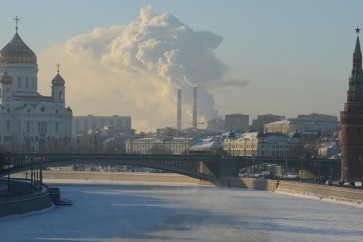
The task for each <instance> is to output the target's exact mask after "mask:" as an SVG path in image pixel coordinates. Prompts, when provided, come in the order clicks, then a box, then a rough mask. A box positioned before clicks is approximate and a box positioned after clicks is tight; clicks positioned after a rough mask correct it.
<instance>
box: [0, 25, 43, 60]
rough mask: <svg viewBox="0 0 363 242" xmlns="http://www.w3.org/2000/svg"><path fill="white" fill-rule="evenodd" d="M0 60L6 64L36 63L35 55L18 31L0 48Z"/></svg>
mask: <svg viewBox="0 0 363 242" xmlns="http://www.w3.org/2000/svg"><path fill="white" fill-rule="evenodd" d="M0 62H2V63H7V64H16V63H32V64H36V63H37V56H36V55H35V54H34V52H33V51H32V50H31V49H30V48H29V47H28V46H27V45H26V44H25V43H24V41H23V40H22V39H21V38H20V36H19V34H18V32H16V33H15V35H14V37H13V39H12V40H10V42H9V43H8V44H7V45H5V47H4V48H2V50H0Z"/></svg>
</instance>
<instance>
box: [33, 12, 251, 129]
mask: <svg viewBox="0 0 363 242" xmlns="http://www.w3.org/2000/svg"><path fill="white" fill-rule="evenodd" d="M222 40H223V38H222V37H221V36H218V35H216V34H213V33H211V32H206V31H194V30H193V29H191V28H190V27H188V26H187V25H185V24H183V23H182V22H180V21H179V20H178V19H177V18H176V17H174V16H173V15H171V14H168V13H164V14H160V15H157V14H155V13H154V12H153V9H152V7H151V6H148V7H144V8H142V9H141V10H140V19H139V20H138V21H134V22H131V23H129V24H128V25H122V26H112V27H110V28H96V29H94V30H93V31H92V32H91V33H88V34H83V35H78V36H76V37H74V38H72V39H70V40H68V41H66V42H65V43H64V44H61V45H58V46H54V47H51V48H49V49H47V50H46V51H44V52H43V53H41V54H40V55H39V58H38V60H39V67H40V72H39V75H40V79H41V80H49V79H51V78H52V77H53V76H54V75H55V67H54V65H55V64H56V63H57V62H60V63H61V65H62V67H61V72H60V74H61V75H62V76H63V78H64V79H65V81H66V86H67V89H66V91H67V93H66V94H67V96H66V100H67V103H68V104H69V105H70V106H71V107H72V109H73V112H74V115H86V114H95V115H112V114H119V115H130V116H132V123H133V127H134V128H136V129H137V130H138V131H145V130H152V129H155V128H157V127H163V126H166V125H167V124H164V123H163V121H165V120H168V121H175V126H176V89H177V88H181V89H182V95H183V96H182V100H183V107H182V110H183V114H182V116H183V122H190V125H188V126H191V123H192V120H191V119H192V92H193V90H192V87H191V86H198V122H205V121H208V120H209V119H211V118H214V117H216V116H217V115H218V112H217V110H216V109H215V108H214V99H213V95H212V94H211V93H209V92H208V91H207V88H208V86H211V87H217V86H219V85H220V83H224V82H225V81H224V80H226V79H228V77H226V69H227V68H226V66H225V64H224V63H222V61H220V60H219V59H218V58H216V56H215V53H214V50H215V49H216V48H217V47H218V46H219V44H220V43H221V42H222ZM51 65H53V66H51ZM50 70H51V72H50ZM53 70H54V71H53ZM44 82H45V81H44ZM46 82H47V83H48V81H46ZM234 82H236V80H234V81H233V82H230V84H234ZM237 82H238V81H237ZM243 83H246V82H244V81H243ZM168 125H170V123H169V124H168Z"/></svg>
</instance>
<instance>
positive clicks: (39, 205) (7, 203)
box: [0, 191, 53, 217]
mask: <svg viewBox="0 0 363 242" xmlns="http://www.w3.org/2000/svg"><path fill="white" fill-rule="evenodd" d="M52 205H53V204H52V203H51V201H50V198H49V194H48V191H44V192H41V193H36V194H31V195H25V196H17V197H9V198H1V199H0V217H4V216H9V215H15V214H24V213H29V212H33V211H38V210H42V209H45V208H49V207H51V206H52Z"/></svg>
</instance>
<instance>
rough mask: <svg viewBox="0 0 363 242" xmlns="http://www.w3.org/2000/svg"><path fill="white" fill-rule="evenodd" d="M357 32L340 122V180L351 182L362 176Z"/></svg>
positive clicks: (362, 81) (362, 76)
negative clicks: (345, 99) (351, 67)
mask: <svg viewBox="0 0 363 242" xmlns="http://www.w3.org/2000/svg"><path fill="white" fill-rule="evenodd" d="M359 31H360V29H359V28H357V29H356V32H357V39H356V44H355V50H354V53H353V69H352V72H351V75H350V77H349V88H348V91H347V101H346V103H345V104H344V111H341V112H340V120H341V137H342V141H341V149H342V162H341V180H342V181H351V180H356V179H361V177H362V176H363V70H362V52H361V49H360V41H359Z"/></svg>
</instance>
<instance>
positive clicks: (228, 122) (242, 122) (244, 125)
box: [224, 113, 249, 132]
mask: <svg viewBox="0 0 363 242" xmlns="http://www.w3.org/2000/svg"><path fill="white" fill-rule="evenodd" d="M224 125H225V126H224V131H225V132H228V131H231V130H243V131H246V130H248V129H249V116H248V115H245V114H240V113H235V114H226V115H225V118H224Z"/></svg>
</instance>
